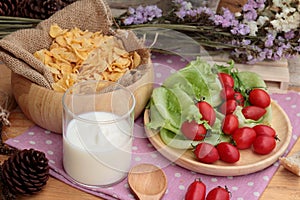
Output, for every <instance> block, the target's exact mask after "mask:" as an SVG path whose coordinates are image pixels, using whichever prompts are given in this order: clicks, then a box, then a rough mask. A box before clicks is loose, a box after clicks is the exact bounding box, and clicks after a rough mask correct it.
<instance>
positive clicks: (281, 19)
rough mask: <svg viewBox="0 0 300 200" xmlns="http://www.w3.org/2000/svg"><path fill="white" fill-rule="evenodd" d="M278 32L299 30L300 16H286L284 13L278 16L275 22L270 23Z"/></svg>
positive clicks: (296, 13)
mask: <svg viewBox="0 0 300 200" xmlns="http://www.w3.org/2000/svg"><path fill="white" fill-rule="evenodd" d="M270 23H271V24H272V25H273V27H274V29H275V30H277V31H283V32H289V31H290V30H292V29H297V28H298V26H299V24H300V14H299V12H295V13H294V14H293V15H290V16H288V15H284V13H281V14H276V16H275V20H272V21H271V22H270Z"/></svg>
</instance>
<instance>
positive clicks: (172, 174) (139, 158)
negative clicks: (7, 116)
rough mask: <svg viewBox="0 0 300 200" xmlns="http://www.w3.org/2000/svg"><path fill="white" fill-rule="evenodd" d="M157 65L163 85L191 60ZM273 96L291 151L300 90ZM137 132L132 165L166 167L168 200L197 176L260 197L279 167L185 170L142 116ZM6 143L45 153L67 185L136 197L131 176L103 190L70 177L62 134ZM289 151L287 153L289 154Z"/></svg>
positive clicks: (40, 132) (160, 58) (35, 132)
mask: <svg viewBox="0 0 300 200" xmlns="http://www.w3.org/2000/svg"><path fill="white" fill-rule="evenodd" d="M153 64H154V71H155V83H157V85H160V84H161V83H162V82H163V81H164V79H165V78H166V77H167V76H169V75H170V74H172V73H174V72H176V70H178V69H180V68H182V67H184V66H185V65H186V64H187V60H186V59H182V58H179V57H177V56H170V55H160V54H154V55H153ZM271 96H272V98H273V99H274V100H275V101H277V102H278V104H279V105H280V106H281V107H282V108H283V109H284V110H285V112H286V113H287V115H288V116H289V118H290V121H291V123H292V126H293V131H294V132H293V137H292V140H291V142H290V144H289V147H288V151H289V150H290V149H291V148H292V146H293V145H294V144H295V142H296V140H297V139H298V137H299V136H300V132H299V131H298V130H300V123H299V122H300V93H295V92H289V93H287V94H272V95H271ZM134 134H135V139H134V144H133V147H132V152H133V157H132V165H133V166H134V165H136V164H139V163H153V164H155V165H157V166H160V167H161V168H162V169H163V170H164V172H165V173H166V175H167V177H168V183H169V184H168V188H167V191H166V194H165V196H164V197H163V199H165V200H168V199H174V200H177V199H179V200H182V199H184V194H185V192H186V189H187V187H188V185H189V184H190V183H191V182H192V181H193V180H194V179H196V178H201V180H202V181H203V182H204V183H205V184H206V185H207V190H210V189H212V188H213V187H215V186H217V185H220V186H225V185H226V186H227V187H228V189H229V190H230V191H231V192H232V198H231V199H232V200H249V199H251V200H255V199H259V197H260V196H261V194H262V193H263V191H264V189H265V188H266V186H267V185H268V183H269V181H270V180H271V178H272V176H273V175H274V173H275V171H276V170H277V168H278V166H279V163H278V162H275V163H274V164H273V165H271V166H269V167H268V168H266V169H264V170H262V171H259V172H256V173H253V174H249V175H244V176H236V177H232V176H228V177H218V176H209V175H203V174H199V173H195V172H193V171H190V170H187V169H184V168H182V167H180V166H177V165H176V164H174V163H170V161H169V160H167V159H166V158H164V157H163V156H162V155H161V154H160V153H159V152H157V151H156V149H155V148H154V147H153V146H152V145H151V143H150V142H149V140H148V139H147V137H146V135H145V132H144V127H143V121H142V116H140V117H139V118H138V119H137V120H136V122H135V126H134ZM6 142H7V144H9V145H11V146H14V147H17V148H19V149H24V148H34V149H37V150H40V151H43V152H45V154H46V155H47V157H48V159H49V162H50V167H51V172H50V173H51V175H52V176H53V177H55V178H57V179H59V180H61V181H63V182H65V183H66V184H69V185H71V186H73V187H76V188H78V189H80V190H83V191H86V192H88V193H91V194H94V195H96V196H99V197H102V198H105V199H124V200H130V199H134V196H133V195H132V194H131V192H130V189H129V187H128V184H127V179H124V180H123V181H122V182H120V183H118V184H116V185H114V186H112V187H108V188H99V189H87V188H83V187H81V186H78V185H75V184H73V183H72V182H71V181H70V180H69V176H68V175H67V174H66V173H65V172H64V170H63V166H62V136H61V135H58V134H55V133H51V132H49V131H47V130H44V129H42V128H40V127H38V126H34V127H32V128H30V129H29V130H28V131H27V132H25V133H23V134H22V135H20V136H18V137H16V138H13V139H9V140H7V141H6ZM288 151H287V152H286V153H288ZM83 170H84V169H83ZM86 170H88V169H86ZM141 181H143V180H141Z"/></svg>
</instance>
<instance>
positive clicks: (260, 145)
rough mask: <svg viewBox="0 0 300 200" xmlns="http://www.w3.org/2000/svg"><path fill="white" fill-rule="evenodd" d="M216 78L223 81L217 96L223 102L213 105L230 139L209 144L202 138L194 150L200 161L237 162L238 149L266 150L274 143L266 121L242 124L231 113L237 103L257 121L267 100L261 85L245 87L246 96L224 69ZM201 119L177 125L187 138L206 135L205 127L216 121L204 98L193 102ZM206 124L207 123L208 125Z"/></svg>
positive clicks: (247, 117)
mask: <svg viewBox="0 0 300 200" xmlns="http://www.w3.org/2000/svg"><path fill="white" fill-rule="evenodd" d="M218 75H219V79H220V81H221V82H222V84H223V88H222V90H221V98H222V99H223V103H222V104H221V105H220V106H219V107H218V108H217V109H218V111H220V112H221V113H222V114H224V116H225V117H224V118H223V119H222V132H223V134H225V135H227V136H229V137H230V138H231V142H225V141H224V142H220V143H219V144H217V145H215V146H214V145H212V144H209V143H206V142H201V143H199V144H198V145H197V146H196V147H195V149H194V154H195V156H196V158H197V159H198V160H199V161H200V162H203V163H214V162H216V161H217V160H222V161H224V162H228V163H234V162H237V161H238V160H239V159H240V153H239V150H242V149H248V148H252V150H253V151H254V152H255V153H257V154H263V155H265V154H269V153H270V152H272V150H273V149H274V148H275V147H276V139H277V137H276V132H275V130H274V129H273V128H272V127H271V126H268V125H264V124H258V125H256V126H254V127H248V126H242V125H241V124H240V123H239V119H238V117H237V116H236V114H235V113H234V112H235V110H236V108H237V106H240V107H242V110H241V112H242V114H243V116H244V117H245V119H248V120H254V121H257V120H259V119H260V118H261V117H263V116H264V115H265V114H266V112H267V110H266V108H267V107H269V106H270V104H271V98H270V96H269V94H268V93H267V92H266V91H265V90H264V89H261V88H253V89H251V90H249V92H248V94H247V96H246V95H245V94H244V95H243V94H242V93H241V92H240V91H238V90H237V89H235V87H234V86H235V85H234V84H235V83H234V79H233V77H232V76H231V75H229V74H227V73H219V74H218ZM196 106H197V107H198V109H199V112H200V113H201V115H202V118H201V120H203V121H204V122H205V123H201V124H198V123H197V122H196V121H185V122H183V124H182V126H181V132H182V133H183V135H184V136H185V137H186V138H187V139H190V140H196V141H201V140H203V139H204V138H205V136H206V135H207V132H208V131H209V129H208V128H207V127H212V126H213V125H214V123H215V121H216V111H215V109H214V108H213V107H212V106H211V105H210V104H209V103H207V102H206V101H200V102H198V103H197V104H196ZM208 125H209V126H208Z"/></svg>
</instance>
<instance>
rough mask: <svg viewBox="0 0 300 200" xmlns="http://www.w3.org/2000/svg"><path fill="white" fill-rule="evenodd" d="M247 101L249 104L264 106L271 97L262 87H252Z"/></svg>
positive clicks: (268, 103) (267, 104)
mask: <svg viewBox="0 0 300 200" xmlns="http://www.w3.org/2000/svg"><path fill="white" fill-rule="evenodd" d="M249 102H250V104H251V105H254V106H258V107H261V108H266V107H268V106H269V105H270V103H271V97H270V95H269V94H268V93H267V92H266V91H265V90H263V89H259V88H258V89H253V90H251V91H250V93H249Z"/></svg>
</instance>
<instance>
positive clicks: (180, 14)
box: [175, 8, 187, 19]
mask: <svg viewBox="0 0 300 200" xmlns="http://www.w3.org/2000/svg"><path fill="white" fill-rule="evenodd" d="M175 14H176V16H177V17H178V18H180V19H183V18H184V17H185V16H186V14H187V13H186V10H185V9H183V8H180V9H179V11H177V12H175Z"/></svg>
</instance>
